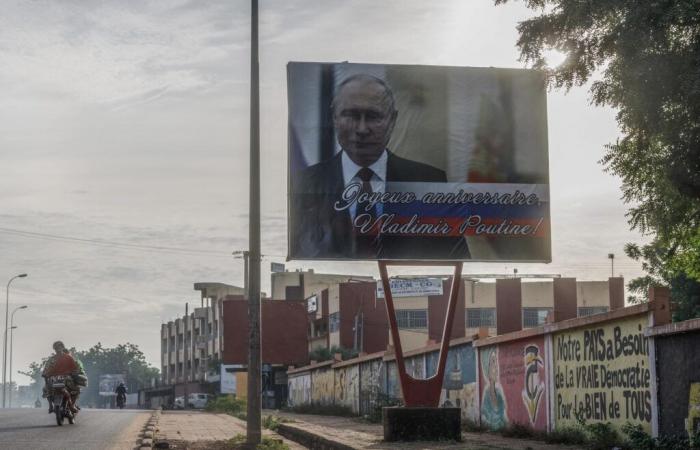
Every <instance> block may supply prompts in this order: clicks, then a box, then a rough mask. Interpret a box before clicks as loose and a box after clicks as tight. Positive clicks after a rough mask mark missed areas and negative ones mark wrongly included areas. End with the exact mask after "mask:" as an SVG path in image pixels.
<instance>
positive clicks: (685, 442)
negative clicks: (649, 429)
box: [622, 423, 700, 450]
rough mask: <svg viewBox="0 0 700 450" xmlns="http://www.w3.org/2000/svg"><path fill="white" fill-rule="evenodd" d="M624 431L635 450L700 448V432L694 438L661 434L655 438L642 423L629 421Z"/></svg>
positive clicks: (623, 428)
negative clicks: (634, 423) (633, 423)
mask: <svg viewBox="0 0 700 450" xmlns="http://www.w3.org/2000/svg"><path fill="white" fill-rule="evenodd" d="M622 431H623V432H624V433H625V434H626V435H627V438H628V440H629V446H630V447H631V448H633V449H635V450H637V449H638V450H688V449H700V433H698V434H696V436H694V438H693V439H689V438H688V437H687V436H681V435H677V436H659V437H658V438H653V437H651V436H649V435H648V434H647V433H646V432H645V431H644V429H643V428H642V426H641V425H632V424H631V423H627V424H625V425H624V426H623V427H622Z"/></svg>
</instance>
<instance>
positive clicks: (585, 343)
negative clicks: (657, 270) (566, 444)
mask: <svg viewBox="0 0 700 450" xmlns="http://www.w3.org/2000/svg"><path fill="white" fill-rule="evenodd" d="M656 306H657V305H655V304H651V303H650V304H642V305H636V306H633V307H629V308H623V309H618V310H616V311H612V312H609V313H605V314H598V315H595V316H590V317H581V318H577V319H571V320H568V321H565V322H559V323H552V324H546V325H544V326H541V327H537V328H530V329H525V330H521V331H517V332H513V333H509V334H505V335H501V336H496V337H492V338H486V339H480V340H478V341H475V342H474V345H475V347H476V348H477V350H478V360H479V367H478V369H479V388H480V405H479V409H480V412H481V414H480V419H481V423H482V425H485V426H487V427H489V428H492V429H500V428H503V427H506V426H512V425H514V424H519V425H525V426H529V427H531V428H533V429H535V430H540V431H549V430H552V429H556V428H559V427H563V426H575V425H577V417H576V416H577V415H579V416H582V418H583V419H585V420H586V422H587V423H589V424H593V423H606V422H609V423H611V424H612V425H613V426H614V427H615V428H616V429H617V430H618V431H619V430H620V429H621V428H622V426H623V425H624V424H626V423H628V422H629V423H632V424H639V425H641V426H642V427H643V428H644V429H645V430H646V431H647V432H648V433H652V432H653V429H652V422H653V417H654V414H656V411H657V409H656V405H655V403H654V401H653V392H654V389H655V386H656V379H655V377H653V368H652V366H651V364H650V361H651V360H650V351H651V349H652V343H651V341H650V338H648V337H646V336H645V334H644V333H645V330H646V329H647V327H648V326H649V323H650V319H651V317H652V311H653V310H654V308H655V307H656ZM696 348H697V344H696ZM676 367H677V366H676ZM676 370H678V369H676ZM666 379H669V378H666ZM670 379H671V380H672V379H673V378H670ZM659 383H660V384H661V385H663V383H664V378H663V377H661V378H660V381H659ZM686 395H687V393H686Z"/></svg>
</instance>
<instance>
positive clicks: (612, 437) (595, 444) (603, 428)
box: [586, 422, 622, 450]
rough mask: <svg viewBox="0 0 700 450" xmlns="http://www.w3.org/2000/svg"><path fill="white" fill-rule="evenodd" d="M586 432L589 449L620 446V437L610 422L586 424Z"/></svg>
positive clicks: (603, 449) (595, 449) (599, 449)
mask: <svg viewBox="0 0 700 450" xmlns="http://www.w3.org/2000/svg"><path fill="white" fill-rule="evenodd" d="M586 432H587V434H588V444H587V448H589V449H590V450H609V449H611V448H613V447H621V446H622V445H621V444H622V438H621V437H620V435H619V434H618V432H617V431H616V430H615V428H613V426H612V425H611V424H610V422H605V423H600V422H597V423H592V424H589V425H586Z"/></svg>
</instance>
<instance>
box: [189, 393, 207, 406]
mask: <svg viewBox="0 0 700 450" xmlns="http://www.w3.org/2000/svg"><path fill="white" fill-rule="evenodd" d="M210 397H211V396H210V395H209V394H190V395H189V397H188V398H187V407H188V408H191V409H204V408H205V407H206V406H207V403H209V398H210Z"/></svg>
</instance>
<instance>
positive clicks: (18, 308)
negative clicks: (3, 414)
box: [7, 305, 27, 408]
mask: <svg viewBox="0 0 700 450" xmlns="http://www.w3.org/2000/svg"><path fill="white" fill-rule="evenodd" d="M20 309H27V305H22V306H18V307H17V308H15V309H14V310H12V315H10V370H8V372H9V373H10V376H9V379H10V381H9V385H10V400H9V401H8V402H7V404H8V406H9V407H10V408H12V349H13V348H14V347H13V345H12V344H13V343H14V339H13V337H14V333H13V331H14V329H15V328H17V327H16V326H15V313H16V312H17V311H19V310H20Z"/></svg>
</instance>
